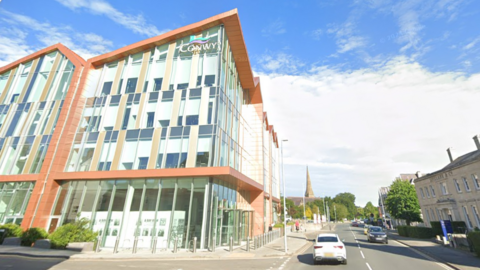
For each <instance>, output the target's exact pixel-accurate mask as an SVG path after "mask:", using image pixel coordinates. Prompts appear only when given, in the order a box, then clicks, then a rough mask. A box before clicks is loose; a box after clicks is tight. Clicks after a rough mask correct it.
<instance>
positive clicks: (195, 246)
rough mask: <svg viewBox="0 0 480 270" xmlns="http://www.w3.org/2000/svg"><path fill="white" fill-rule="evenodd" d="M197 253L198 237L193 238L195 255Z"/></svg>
mask: <svg viewBox="0 0 480 270" xmlns="http://www.w3.org/2000/svg"><path fill="white" fill-rule="evenodd" d="M196 252H197V237H196V236H195V237H193V253H196Z"/></svg>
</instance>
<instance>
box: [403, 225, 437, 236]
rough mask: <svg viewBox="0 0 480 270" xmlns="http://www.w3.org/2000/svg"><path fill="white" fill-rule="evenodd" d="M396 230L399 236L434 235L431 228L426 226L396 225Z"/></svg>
mask: <svg viewBox="0 0 480 270" xmlns="http://www.w3.org/2000/svg"><path fill="white" fill-rule="evenodd" d="M397 231H398V234H399V235H400V236H406V237H412V238H420V239H427V238H432V237H434V236H435V234H434V233H433V229H432V228H427V227H412V226H397Z"/></svg>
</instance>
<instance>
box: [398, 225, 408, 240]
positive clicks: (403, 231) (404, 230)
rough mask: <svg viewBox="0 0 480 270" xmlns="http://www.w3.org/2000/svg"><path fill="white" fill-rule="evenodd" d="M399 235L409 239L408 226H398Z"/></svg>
mask: <svg viewBox="0 0 480 270" xmlns="http://www.w3.org/2000/svg"><path fill="white" fill-rule="evenodd" d="M397 231H398V235H400V236H405V237H408V231H407V226H397Z"/></svg>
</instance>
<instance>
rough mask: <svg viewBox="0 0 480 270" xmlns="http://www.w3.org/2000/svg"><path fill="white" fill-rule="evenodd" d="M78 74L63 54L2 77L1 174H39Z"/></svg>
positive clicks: (0, 114)
mask: <svg viewBox="0 0 480 270" xmlns="http://www.w3.org/2000/svg"><path fill="white" fill-rule="evenodd" d="M73 72H74V66H73V64H72V63H71V62H70V61H69V60H68V59H67V58H66V57H65V56H64V55H62V54H61V53H60V52H58V51H54V52H51V53H49V54H47V55H43V56H40V57H38V58H36V59H34V60H31V61H29V62H27V63H23V64H20V65H19V66H18V67H17V68H14V69H11V70H9V71H7V72H5V73H3V74H0V174H1V175H14V174H29V173H39V172H40V169H41V167H42V165H43V160H44V158H45V154H46V152H47V149H48V146H49V143H50V139H51V136H52V134H53V131H54V130H55V126H56V123H57V120H58V116H59V114H60V111H61V110H62V106H63V100H64V99H65V95H66V93H67V89H68V87H69V85H70V81H71V78H72V75H73Z"/></svg>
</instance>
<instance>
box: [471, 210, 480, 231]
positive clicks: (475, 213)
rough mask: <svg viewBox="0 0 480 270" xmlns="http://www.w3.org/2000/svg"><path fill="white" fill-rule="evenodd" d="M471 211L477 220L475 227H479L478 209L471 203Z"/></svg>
mask: <svg viewBox="0 0 480 270" xmlns="http://www.w3.org/2000/svg"><path fill="white" fill-rule="evenodd" d="M472 213H473V216H474V217H475V221H476V222H477V228H479V229H480V216H479V215H478V210H477V207H476V206H475V205H472Z"/></svg>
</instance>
